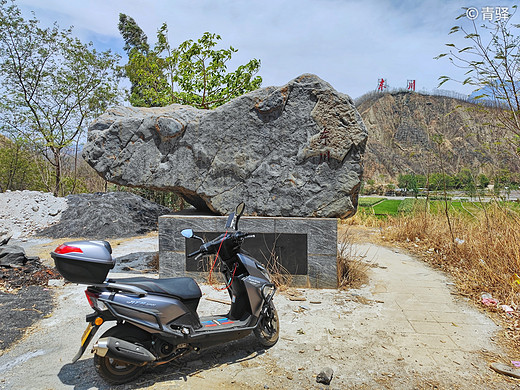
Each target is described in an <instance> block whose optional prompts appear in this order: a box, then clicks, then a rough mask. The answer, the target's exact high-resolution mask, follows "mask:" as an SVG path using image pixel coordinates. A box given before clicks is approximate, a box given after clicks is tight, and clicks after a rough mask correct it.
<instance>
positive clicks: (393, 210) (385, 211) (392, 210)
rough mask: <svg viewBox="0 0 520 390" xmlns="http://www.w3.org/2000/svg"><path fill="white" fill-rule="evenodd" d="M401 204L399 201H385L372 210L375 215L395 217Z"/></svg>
mask: <svg viewBox="0 0 520 390" xmlns="http://www.w3.org/2000/svg"><path fill="white" fill-rule="evenodd" d="M401 202H402V201H401V200H399V199H386V200H384V201H382V202H381V203H378V204H376V205H375V206H374V207H372V209H373V210H374V214H375V215H397V213H398V210H399V205H400V204H401Z"/></svg>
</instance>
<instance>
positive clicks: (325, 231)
mask: <svg viewBox="0 0 520 390" xmlns="http://www.w3.org/2000/svg"><path fill="white" fill-rule="evenodd" d="M226 220H227V217H218V216H204V215H182V214H179V215H175V214H174V215H164V216H161V217H159V273H160V276H161V277H162V278H164V277H174V276H191V277H193V278H195V279H197V280H200V281H202V280H204V277H205V276H206V273H203V272H198V271H193V270H192V271H188V269H193V266H190V267H187V259H186V254H187V253H186V243H187V239H186V238H184V237H183V236H182V235H181V233H180V232H181V230H183V229H189V228H191V229H193V231H195V232H198V233H201V234H204V233H207V234H208V235H210V234H211V233H213V235H214V234H215V233H219V232H224V231H225V230H224V226H225V224H226ZM239 230H240V231H242V232H247V233H252V234H256V235H257V237H255V238H250V239H246V241H251V240H257V242H256V244H258V245H259V244H262V242H260V240H263V241H265V237H266V236H267V235H271V237H272V234H273V233H274V236H275V237H277V238H281V239H283V238H285V239H284V240H280V241H283V242H285V244H283V245H285V247H286V248H281V249H280V248H275V252H278V253H282V254H283V253H287V252H286V251H287V250H294V249H297V250H298V251H299V253H303V254H305V253H306V254H307V256H306V258H305V256H300V257H299V258H297V259H293V260H291V261H292V262H291V264H290V266H289V268H290V269H291V270H293V272H291V274H293V275H292V278H291V279H292V285H293V286H296V287H317V288H336V287H337V260H336V258H337V220H336V219H334V218H290V217H246V216H244V217H242V218H241V219H240V222H239ZM262 234H265V235H266V236H263V235H262ZM284 235H286V236H284ZM291 235H294V236H291ZM291 237H297V238H298V239H297V240H296V239H294V240H292V242H294V244H291ZM189 240H190V241H195V240H194V239H189ZM251 244H255V243H247V245H251ZM245 245H246V242H245V243H244V246H245ZM294 245H298V246H299V248H288V247H291V246H294ZM303 246H306V248H304V247H303ZM269 249H271V250H272V249H273V248H269ZM284 251H285V252H284ZM291 253H293V255H294V252H291ZM281 257H283V255H282V256H281ZM255 258H256V259H257V260H259V261H260V262H262V263H265V260H266V259H265V257H264V258H259V257H258V256H255ZM295 261H296V263H297V264H296V265H295V264H294V262H295ZM282 262H283V259H282ZM286 268H287V267H286Z"/></svg>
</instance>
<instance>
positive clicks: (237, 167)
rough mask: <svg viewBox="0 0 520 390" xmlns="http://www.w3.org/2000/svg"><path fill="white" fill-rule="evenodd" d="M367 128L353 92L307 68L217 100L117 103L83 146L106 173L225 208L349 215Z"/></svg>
mask: <svg viewBox="0 0 520 390" xmlns="http://www.w3.org/2000/svg"><path fill="white" fill-rule="evenodd" d="M366 141H367V131H366V128H365V125H364V124H363V121H362V119H361V116H360V115H359V113H358V112H357V110H356V108H355V107H354V104H353V102H352V99H351V98H350V97H349V96H347V95H345V94H342V93H339V92H337V91H335V90H334V89H333V88H332V86H331V85H330V84H328V83H326V82H325V81H323V80H321V79H320V78H319V77H317V76H315V75H310V74H304V75H302V76H300V77H298V78H296V79H294V80H292V81H290V82H289V83H288V84H286V85H284V86H283V87H267V88H262V89H258V90H256V91H253V92H251V93H248V94H246V95H243V96H240V97H238V98H236V99H234V100H233V101H231V102H229V103H227V104H224V105H223V106H221V107H218V108H217V109H215V110H211V111H208V110H198V109H195V108H193V107H189V106H182V105H175V104H174V105H171V106H168V107H161V108H134V107H117V108H114V109H111V110H109V111H107V112H106V113H105V114H103V115H102V116H101V117H99V118H98V119H97V120H96V121H94V122H93V123H92V125H91V126H90V128H89V132H88V142H87V144H86V145H85V148H84V152H83V156H84V158H85V159H86V160H87V162H88V163H89V164H90V165H91V166H92V167H94V169H95V170H97V171H98V172H99V174H101V175H102V176H103V177H104V178H105V179H106V180H108V181H110V182H112V183H116V184H121V185H127V186H133V187H147V188H151V189H156V190H168V191H175V192H177V193H178V194H180V195H182V196H183V197H184V198H185V199H186V200H187V201H188V202H189V203H191V204H192V205H194V206H195V207H197V208H198V209H201V210H210V211H212V212H216V213H219V214H227V213H228V212H229V211H230V210H232V209H233V208H234V206H235V205H236V204H238V203H239V202H240V201H244V202H245V203H246V205H247V212H248V213H250V214H253V215H254V214H256V215H264V216H302V217H303V216H318V217H339V216H349V215H352V214H353V213H354V212H355V210H356V207H357V197H358V192H359V188H360V183H361V182H360V180H361V174H362V170H363V169H362V163H361V157H362V154H363V152H364V150H365V145H366Z"/></svg>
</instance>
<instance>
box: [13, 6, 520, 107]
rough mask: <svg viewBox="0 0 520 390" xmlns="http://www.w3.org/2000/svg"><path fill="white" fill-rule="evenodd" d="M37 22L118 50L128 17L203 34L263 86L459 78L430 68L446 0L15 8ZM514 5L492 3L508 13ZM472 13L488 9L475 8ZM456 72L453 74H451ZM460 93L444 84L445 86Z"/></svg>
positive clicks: (440, 45)
mask: <svg viewBox="0 0 520 390" xmlns="http://www.w3.org/2000/svg"><path fill="white" fill-rule="evenodd" d="M17 4H18V5H19V6H20V7H21V8H22V10H23V11H24V12H28V10H30V9H34V11H35V12H36V16H37V17H38V18H39V19H40V20H42V22H43V23H45V24H50V23H52V21H54V20H57V21H58V23H59V24H60V26H62V27H66V26H69V25H74V26H75V32H76V34H77V35H78V36H79V37H80V38H81V39H84V40H92V41H94V43H95V44H96V45H98V46H100V47H102V48H106V47H111V48H112V49H114V50H115V51H118V52H120V53H121V52H122V46H123V41H122V39H121V38H120V36H119V32H118V30H117V23H118V17H119V13H120V12H122V13H126V14H128V15H130V16H132V17H133V18H134V19H136V21H137V22H138V24H139V25H140V26H141V27H142V28H143V30H144V31H145V32H146V34H147V35H148V37H149V39H150V41H154V38H155V32H156V29H157V28H158V27H159V26H160V25H161V24H162V22H167V23H168V27H169V30H170V41H171V42H172V43H173V44H179V43H180V42H182V41H184V40H186V39H190V38H191V39H197V38H198V37H200V36H201V35H202V33H203V32H204V31H211V32H216V33H218V34H220V35H221V36H222V42H223V45H225V46H229V45H232V46H233V47H235V48H237V49H238V50H239V51H238V53H237V54H236V58H235V60H234V61H233V64H235V65H238V64H239V63H244V62H247V61H248V60H249V59H251V58H253V57H255V58H259V59H261V60H262V68H261V71H260V74H261V76H262V77H263V79H264V83H263V85H281V84H284V83H286V82H287V81H289V80H290V79H292V78H294V77H296V76H298V75H299V74H301V73H316V74H317V75H318V76H320V77H321V78H323V79H324V80H326V81H328V82H329V83H331V84H332V85H333V86H334V87H335V88H336V89H338V90H340V91H342V92H345V93H348V94H350V95H352V96H353V97H357V96H359V95H361V94H363V93H364V92H366V91H368V90H372V89H375V87H376V84H377V79H378V78H379V77H386V78H388V79H389V83H390V85H391V86H393V87H405V86H406V80H407V79H415V80H416V83H417V88H418V89H421V88H427V89H432V88H434V87H436V85H437V78H438V76H440V75H442V74H454V75H456V74H457V70H456V69H454V68H453V66H451V65H450V64H449V62H448V61H436V60H434V59H433V57H434V56H436V55H438V54H439V53H441V52H442V51H443V50H444V49H445V47H444V43H446V42H448V41H449V40H450V39H451V38H452V37H451V36H450V37H448V31H449V29H450V27H451V26H452V25H454V24H455V20H454V18H455V17H456V16H457V15H459V14H460V7H461V6H464V5H468V4H466V3H465V2H461V1H453V0H451V1H450V0H431V1H416V0H405V1H398V0H379V1H377V0H371V1H363V2H361V1H353V0H264V1H258V0H249V1H239V0H175V1H172V0H155V1H144V0H143V1H138V0H111V1H106V0H86V1H82V2H79V1H70V0H46V1H45V2H42V1H41V0H19V1H18V2H17ZM513 4H514V2H513V1H511V0H508V1H504V0H501V2H500V4H499V5H502V6H509V7H511V6H512V5H513ZM470 5H474V6H476V7H477V8H479V7H480V8H481V7H484V6H487V5H488V4H485V3H484V2H483V0H476V1H473V4H470ZM459 73H460V72H459ZM447 87H448V88H451V89H455V90H458V91H461V92H466V93H468V92H469V90H468V89H463V88H462V87H460V86H458V85H457V84H454V83H452V84H451V85H448V86H447Z"/></svg>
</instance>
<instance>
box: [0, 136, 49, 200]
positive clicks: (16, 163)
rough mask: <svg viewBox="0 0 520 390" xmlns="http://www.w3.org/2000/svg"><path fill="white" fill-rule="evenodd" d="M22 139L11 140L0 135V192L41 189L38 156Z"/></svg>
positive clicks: (42, 186)
mask: <svg viewBox="0 0 520 390" xmlns="http://www.w3.org/2000/svg"><path fill="white" fill-rule="evenodd" d="M27 146H28V145H27V143H25V142H24V141H23V140H14V141H11V140H9V139H7V138H3V137H2V136H1V135H0V192H4V191H6V190H25V189H28V190H34V191H39V190H43V189H44V188H45V186H44V185H43V183H42V180H41V175H40V173H39V169H38V161H37V159H38V157H36V156H35V155H34V153H32V151H31V150H30V149H29V148H28V147H27Z"/></svg>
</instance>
